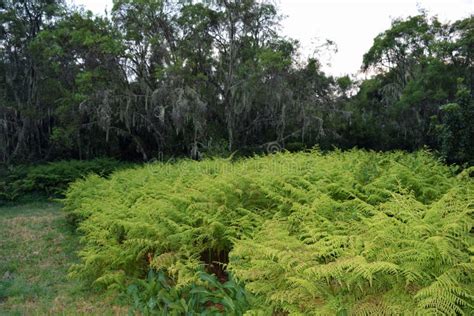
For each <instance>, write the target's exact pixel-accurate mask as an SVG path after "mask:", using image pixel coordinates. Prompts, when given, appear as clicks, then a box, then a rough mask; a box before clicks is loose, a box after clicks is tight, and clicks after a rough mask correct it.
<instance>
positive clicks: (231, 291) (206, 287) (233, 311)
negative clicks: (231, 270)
mask: <svg viewBox="0 0 474 316" xmlns="http://www.w3.org/2000/svg"><path fill="white" fill-rule="evenodd" d="M248 296H249V294H248V293H246V292H245V290H244V288H243V287H242V286H241V285H240V284H239V283H237V282H236V281H235V280H233V279H232V278H229V280H227V281H225V282H221V281H219V280H218V279H217V278H216V277H215V276H214V275H212V274H208V273H206V272H203V271H198V272H197V283H196V284H191V285H188V286H184V287H179V288H177V287H176V286H174V284H172V283H171V281H170V279H169V277H168V276H167V275H166V273H164V272H163V271H158V272H154V271H153V270H150V272H149V273H148V276H147V278H146V279H145V280H138V281H137V283H136V284H132V285H130V286H128V289H127V298H128V299H131V300H132V305H133V308H132V310H135V311H139V312H141V313H142V314H143V315H187V316H191V315H216V314H217V315H221V314H224V315H243V314H244V312H245V311H246V310H247V309H248V308H249V306H250V304H249V301H248V299H249V298H248Z"/></svg>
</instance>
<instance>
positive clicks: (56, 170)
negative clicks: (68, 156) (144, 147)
mask: <svg viewBox="0 0 474 316" xmlns="http://www.w3.org/2000/svg"><path fill="white" fill-rule="evenodd" d="M127 166H130V164H125V163H122V162H119V161H117V160H113V159H109V158H103V159H94V160H88V161H80V160H63V161H57V162H50V163H47V164H40V165H29V166H27V165H20V166H10V167H5V168H3V169H0V175H1V178H0V179H1V180H0V202H2V201H3V202H5V201H14V200H17V199H19V198H22V197H24V196H25V195H28V194H40V195H43V196H45V197H48V196H49V197H51V196H58V195H61V194H62V193H64V191H65V190H66V188H67V186H68V185H69V184H70V183H71V182H73V181H75V180H77V179H79V178H82V177H85V176H87V175H89V174H91V173H94V174H97V175H99V176H102V177H103V176H107V175H109V174H110V173H112V172H113V171H115V170H117V169H120V168H124V167H127Z"/></svg>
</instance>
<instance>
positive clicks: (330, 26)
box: [69, 0, 474, 76]
mask: <svg viewBox="0 0 474 316" xmlns="http://www.w3.org/2000/svg"><path fill="white" fill-rule="evenodd" d="M69 2H70V3H71V2H72V3H74V4H77V5H83V6H84V7H85V8H86V9H89V10H91V11H93V12H95V13H103V12H104V10H105V9H106V8H107V9H108V10H109V11H110V9H111V8H112V0H69ZM275 2H276V3H277V4H278V5H279V7H280V14H283V15H285V16H286V18H285V19H284V20H283V22H282V33H283V34H284V35H287V36H289V37H291V38H294V39H297V40H299V41H300V43H301V46H302V52H303V54H304V55H305V56H308V55H310V54H312V52H313V50H314V47H315V44H314V43H315V39H316V38H320V39H326V38H327V39H331V40H333V41H334V42H336V44H337V47H338V52H337V53H336V54H334V55H332V56H331V58H329V57H328V56H323V58H322V59H323V62H325V63H328V62H329V63H330V65H327V66H325V67H324V70H325V71H326V72H327V73H329V74H332V75H336V76H340V75H344V74H355V73H356V72H357V71H358V70H359V68H360V65H361V63H362V56H363V54H364V53H365V52H366V51H367V50H368V49H369V48H370V47H371V45H372V41H373V39H374V37H375V36H377V34H379V33H380V32H383V31H384V30H386V29H387V28H389V27H390V23H391V21H392V19H393V18H396V17H406V16H409V15H415V14H417V12H418V8H424V9H427V10H428V12H429V13H430V14H431V15H437V16H438V17H439V18H440V19H441V20H442V21H448V20H450V21H454V20H457V19H460V18H463V17H467V16H469V15H470V14H473V13H474V2H473V0H352V1H351V0H275Z"/></svg>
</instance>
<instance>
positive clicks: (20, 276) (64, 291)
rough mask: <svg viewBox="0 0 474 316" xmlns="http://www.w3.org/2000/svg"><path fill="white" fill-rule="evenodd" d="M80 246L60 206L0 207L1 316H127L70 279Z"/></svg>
mask: <svg viewBox="0 0 474 316" xmlns="http://www.w3.org/2000/svg"><path fill="white" fill-rule="evenodd" d="M78 240H79V237H78V236H77V235H76V234H75V233H74V232H73V229H72V228H71V227H70V226H69V224H68V223H67V222H66V220H65V217H64V214H63V213H62V212H61V205H60V204H58V203H53V202H47V201H44V202H31V203H26V204H21V205H15V206H2V207H0V315H45V314H49V315H57V314H61V315H63V314H65V315H88V314H93V315H127V313H128V310H127V308H125V307H119V306H116V304H112V303H111V302H112V299H111V298H108V297H104V296H103V295H98V293H94V292H91V290H90V289H88V288H87V287H85V286H84V285H83V284H81V283H80V282H79V281H77V280H72V279H70V278H69V277H68V276H67V274H68V269H69V267H70V265H71V264H73V263H74V262H76V260H77V257H76V251H77V250H78V247H79V242H78Z"/></svg>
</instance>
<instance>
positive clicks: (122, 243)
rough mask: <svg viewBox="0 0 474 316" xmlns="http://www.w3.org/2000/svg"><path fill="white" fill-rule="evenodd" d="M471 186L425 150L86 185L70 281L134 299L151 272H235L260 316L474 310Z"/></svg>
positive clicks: (212, 164)
mask: <svg viewBox="0 0 474 316" xmlns="http://www.w3.org/2000/svg"><path fill="white" fill-rule="evenodd" d="M473 189H474V184H473V181H472V179H471V178H470V177H469V170H466V171H465V172H463V173H461V174H460V175H458V176H455V175H454V170H453V169H451V168H449V167H447V166H444V165H442V164H441V163H439V162H438V161H437V160H436V159H435V158H433V156H432V155H431V154H430V153H428V152H425V151H421V152H417V153H413V154H406V153H403V152H392V153H385V154H382V153H375V152H366V151H360V150H352V151H348V152H340V151H334V152H331V153H329V154H325V155H323V154H321V153H320V152H318V151H312V152H307V153H295V154H290V153H279V154H275V155H270V156H266V157H254V158H251V159H244V160H239V161H236V162H231V161H227V160H225V159H215V160H205V161H202V162H194V161H180V162H178V163H176V164H161V163H155V164H149V165H146V166H144V167H141V168H137V169H134V170H123V171H118V172H115V173H113V174H112V175H111V176H110V178H109V179H101V178H99V177H97V176H89V177H87V178H85V179H81V180H78V181H76V182H75V183H74V184H72V185H71V187H70V188H69V190H68V191H67V194H66V198H65V200H64V202H65V210H66V211H67V212H68V213H69V216H70V217H71V218H72V219H74V220H75V221H76V223H77V224H78V229H79V230H80V231H81V232H82V233H83V235H84V237H83V249H82V251H81V252H80V257H81V258H82V260H81V262H80V263H79V264H78V265H76V266H74V267H73V268H72V270H71V274H72V275H74V276H77V277H80V278H83V279H87V280H90V281H92V282H94V283H95V284H97V285H102V286H106V287H109V288H117V289H125V288H126V287H127V286H128V285H129V284H131V283H136V282H137V279H145V278H146V275H147V272H148V271H149V270H150V269H153V270H155V271H161V272H162V273H164V274H165V275H166V276H167V282H169V283H168V284H173V285H174V286H175V287H176V289H180V288H189V287H191V286H193V285H195V284H199V282H200V281H199V277H197V275H198V271H202V270H204V271H206V272H207V273H216V274H219V273H227V272H229V271H230V272H231V273H232V275H233V276H234V277H235V278H236V279H237V280H239V281H240V282H243V284H244V285H245V289H246V291H247V292H248V293H249V294H251V295H252V296H253V297H255V300H254V301H253V302H254V303H253V304H251V306H250V307H249V309H248V311H247V312H248V313H253V314H262V313H263V314H266V313H271V312H283V313H290V314H295V315H297V314H305V315H308V314H313V313H314V314H331V315H333V314H336V313H342V314H344V313H350V314H374V313H375V314H383V313H386V314H390V313H392V314H404V313H409V312H413V311H415V310H416V311H417V312H419V313H421V314H425V313H430V312H431V313H445V314H453V315H454V314H462V313H465V314H469V313H471V312H472V311H473V307H472V306H473V305H472V304H473V282H472V281H473V277H472V276H473V275H474V273H472V272H473V271H472V270H473V269H474V266H473V261H472V259H471V258H472V252H473V236H472V234H471V229H472V224H473V217H472V211H473V209H472V206H473V203H474V201H473ZM216 267H221V268H220V269H217V268H216ZM224 268H225V271H224ZM255 302H258V304H257V303H255Z"/></svg>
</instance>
